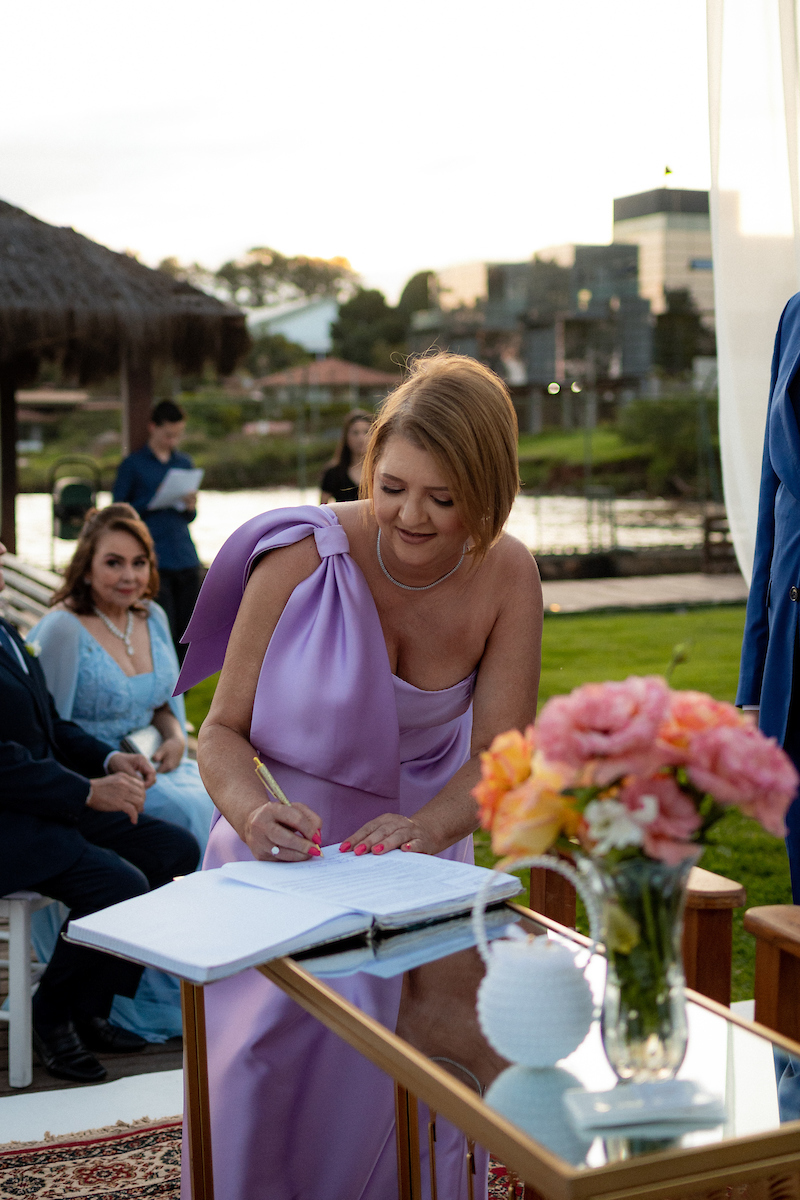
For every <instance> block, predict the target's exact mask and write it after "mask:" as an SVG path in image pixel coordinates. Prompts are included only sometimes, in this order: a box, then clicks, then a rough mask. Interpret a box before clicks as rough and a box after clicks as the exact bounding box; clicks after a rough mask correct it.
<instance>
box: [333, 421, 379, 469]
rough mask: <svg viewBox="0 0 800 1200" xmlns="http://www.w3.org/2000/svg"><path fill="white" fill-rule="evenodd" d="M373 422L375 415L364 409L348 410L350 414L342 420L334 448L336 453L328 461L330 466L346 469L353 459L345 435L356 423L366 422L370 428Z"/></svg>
mask: <svg viewBox="0 0 800 1200" xmlns="http://www.w3.org/2000/svg"><path fill="white" fill-rule="evenodd" d="M374 420H375V414H374V413H371V412H367V410H366V409H365V408H351V409H350V412H349V413H348V414H347V416H346V417H345V419H344V424H343V425H342V432H341V434H340V436H339V442H338V444H337V446H336V453H335V454H334V456H333V458H332V459H331V461H330V466H332V467H344V469H345V471H346V470H347V469H348V467H349V466H350V464H351V462H352V459H353V452H352V450H351V449H350V447H349V446H348V444H347V435H348V433H349V432H350V426H351V425H355V423H356V421H366V422H367V424H368V425H370V426H371V425H372V423H373V421H374Z"/></svg>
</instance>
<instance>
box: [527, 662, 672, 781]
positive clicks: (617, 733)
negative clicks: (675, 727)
mask: <svg viewBox="0 0 800 1200" xmlns="http://www.w3.org/2000/svg"><path fill="white" fill-rule="evenodd" d="M669 698H670V691H669V688H668V687H667V685H666V683H665V682H664V680H663V679H660V678H659V677H658V676H656V675H648V676H638V675H631V676H629V677H628V678H627V679H626V680H625V681H624V682H623V683H586V684H584V685H583V687H579V688H575V690H574V691H573V692H571V693H570V695H569V696H554V697H553V699H552V700H548V702H547V704H545V706H544V708H543V709H542V712H541V715H540V717H539V719H538V721H537V722H536V729H537V733H538V744H539V747H540V749H541V750H542V752H543V753H544V754H545V755H546V756H547V758H549V759H551V760H554V761H557V762H564V763H567V764H569V766H572V767H583V766H584V765H585V764H586V763H587V762H589V761H590V760H591V759H601V760H603V761H601V762H598V763H595V765H594V769H593V776H594V779H595V782H597V783H598V784H600V785H602V784H604V783H608V782H610V780H612V779H615V778H618V777H619V776H620V775H623V774H630V773H632V772H636V773H637V774H639V773H647V774H651V773H652V772H653V771H655V770H657V769H658V767H659V766H662V765H663V764H664V763H665V761H669V756H668V755H665V753H664V751H663V750H659V749H658V748H657V747H656V744H655V743H656V735H657V732H658V729H659V727H660V725H661V724H662V722H663V721H664V720H665V718H666V716H667V713H668V711H669Z"/></svg>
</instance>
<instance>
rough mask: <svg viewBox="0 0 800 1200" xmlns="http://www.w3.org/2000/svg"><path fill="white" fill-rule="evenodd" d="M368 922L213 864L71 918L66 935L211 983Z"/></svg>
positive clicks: (362, 927)
mask: <svg viewBox="0 0 800 1200" xmlns="http://www.w3.org/2000/svg"><path fill="white" fill-rule="evenodd" d="M370 925H371V921H370V920H368V919H366V918H365V917H364V916H363V915H362V914H359V913H354V912H352V910H348V909H345V908H342V907H340V906H338V905H334V904H327V903H325V902H323V901H320V900H318V899H316V898H315V897H311V896H287V895H283V894H281V893H278V892H266V891H261V890H259V889H256V888H252V887H245V886H243V885H241V884H238V883H236V882H235V880H232V879H228V878H226V877H225V876H223V875H222V873H221V872H220V871H219V870H215V871H198V872H197V873H196V874H194V875H187V876H186V877H185V878H184V879H179V880H176V881H175V882H173V883H168V884H167V885H166V886H165V887H162V888H157V889H156V890H155V891H152V892H147V893H146V894H145V895H144V896H134V897H133V899H131V900H124V901H122V903H120V904H114V905H112V906H111V907H110V908H104V909H102V910H101V911H100V912H96V913H90V914H89V916H87V917H81V918H80V919H79V920H77V921H71V922H70V925H69V930H68V938H69V940H70V941H76V942H80V943H81V944H82V945H87V946H94V947H97V948H98V949H102V950H110V951H111V952H112V953H116V954H120V955H122V956H123V957H124V958H132V959H133V960H134V961H135V962H141V963H145V964H146V965H147V966H151V967H160V968H161V969H162V970H165V971H171V972H173V973H174V974H175V975H180V976H182V977H183V978H184V979H191V980H192V981H193V982H194V983H209V982H210V981H212V980H214V979H224V978H225V977H226V976H228V975H235V974H236V973H237V972H238V971H241V970H243V969H244V968H245V967H251V966H255V965H256V964H257V963H263V962H268V961H269V959H271V958H277V957H279V956H280V955H282V954H284V953H290V952H291V951H292V950H300V949H306V948H308V947H309V946H313V945H317V944H319V943H321V942H323V941H325V940H329V939H330V938H333V937H344V936H347V935H350V934H354V933H361V932H365V931H366V930H367V929H369V928H370Z"/></svg>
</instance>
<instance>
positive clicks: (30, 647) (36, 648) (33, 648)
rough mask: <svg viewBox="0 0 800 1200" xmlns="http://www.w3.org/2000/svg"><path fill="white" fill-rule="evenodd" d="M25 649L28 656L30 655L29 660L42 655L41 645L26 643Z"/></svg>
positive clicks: (35, 642) (38, 643) (39, 643)
mask: <svg viewBox="0 0 800 1200" xmlns="http://www.w3.org/2000/svg"><path fill="white" fill-rule="evenodd" d="M25 649H26V650H27V651H28V654H30V656H31V658H38V657H39V655H40V654H41V653H42V643H41V642H37V641H33V642H26V643H25Z"/></svg>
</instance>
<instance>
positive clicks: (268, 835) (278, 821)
mask: <svg viewBox="0 0 800 1200" xmlns="http://www.w3.org/2000/svg"><path fill="white" fill-rule="evenodd" d="M321 825H322V821H321V820H320V818H319V817H318V816H317V814H316V813H315V812H312V810H311V809H310V808H308V807H307V806H306V805H305V804H275V803H273V802H271V801H268V802H267V803H266V804H262V805H260V807H259V808H255V809H253V811H252V812H251V813H250V815H249V816H248V817H247V820H246V822H245V831H244V833H245V836H244V840H245V842H246V843H247V846H248V848H249V850H250V852H251V853H252V855H253V857H254V858H256V859H258V860H259V861H262V862H263V861H268V862H303V861H304V860H306V859H308V858H317V857H319V845H320V843H321V841H322V839H321V837H320V832H319V830H320V826H321ZM275 846H277V847H278V853H277V854H273V852H272V851H273V847H275Z"/></svg>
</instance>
